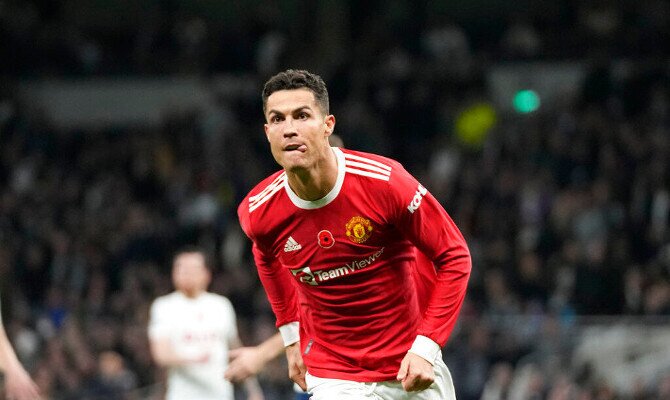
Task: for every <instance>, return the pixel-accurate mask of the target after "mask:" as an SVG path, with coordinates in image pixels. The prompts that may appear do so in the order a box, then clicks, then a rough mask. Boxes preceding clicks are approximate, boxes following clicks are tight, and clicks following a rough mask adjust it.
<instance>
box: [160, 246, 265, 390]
mask: <svg viewBox="0 0 670 400" xmlns="http://www.w3.org/2000/svg"><path fill="white" fill-rule="evenodd" d="M210 280H211V272H210V270H209V267H208V264H207V257H206V255H205V252H204V251H203V250H201V249H199V248H197V247H189V248H185V249H183V250H180V251H178V252H177V253H176V254H175V256H174V258H173V264H172V281H173V284H174V287H175V291H174V292H172V293H170V294H167V295H165V296H161V297H159V298H157V299H156V300H155V301H154V302H153V304H152V306H151V315H150V320H149V329H148V330H149V332H148V333H149V342H150V345H151V354H152V356H153V359H154V361H155V362H156V364H158V365H159V366H162V367H165V368H167V369H168V380H167V394H166V400H184V399H188V400H233V399H234V387H233V385H232V384H231V383H230V382H229V381H227V380H225V379H224V378H223V375H224V371H225V369H226V367H227V364H228V351H229V349H231V348H235V347H239V346H240V345H241V342H240V340H239V337H238V333H237V322H236V316H235V310H234V309H233V306H232V304H231V303H230V301H229V300H228V299H227V298H225V297H223V296H220V295H218V294H214V293H210V292H207V287H208V285H209V283H210ZM244 387H245V389H246V392H247V398H248V399H249V400H263V393H262V391H261V388H260V386H259V385H258V382H257V381H256V379H255V378H250V379H247V380H246V381H245V382H244Z"/></svg>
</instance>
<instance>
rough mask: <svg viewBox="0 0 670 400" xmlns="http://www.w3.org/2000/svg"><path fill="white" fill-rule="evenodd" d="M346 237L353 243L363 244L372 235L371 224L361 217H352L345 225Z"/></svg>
mask: <svg viewBox="0 0 670 400" xmlns="http://www.w3.org/2000/svg"><path fill="white" fill-rule="evenodd" d="M346 228H347V231H346V234H347V237H348V238H349V240H351V241H352V242H354V243H363V242H365V241H366V240H368V238H370V235H371V234H372V223H371V222H370V220H369V219H366V218H363V217H359V216H356V217H353V218H351V219H350V220H349V222H347V225H346Z"/></svg>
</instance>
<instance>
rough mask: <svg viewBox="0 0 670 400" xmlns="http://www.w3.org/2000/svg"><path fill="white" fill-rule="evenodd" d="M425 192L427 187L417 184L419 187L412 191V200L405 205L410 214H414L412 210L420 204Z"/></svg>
mask: <svg viewBox="0 0 670 400" xmlns="http://www.w3.org/2000/svg"><path fill="white" fill-rule="evenodd" d="M426 193H428V189H426V188H425V187H423V186H421V184H419V188H418V189H417V190H416V193H414V197H413V198H412V201H411V202H410V203H409V205H408V206H407V209H408V210H409V212H410V214H414V211H416V210H417V209H418V208H419V206H421V200H423V196H425V195H426Z"/></svg>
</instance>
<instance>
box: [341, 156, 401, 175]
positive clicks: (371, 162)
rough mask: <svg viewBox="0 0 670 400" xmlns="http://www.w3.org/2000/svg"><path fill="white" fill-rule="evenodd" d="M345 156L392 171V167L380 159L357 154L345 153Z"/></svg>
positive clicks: (348, 158)
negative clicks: (376, 159)
mask: <svg viewBox="0 0 670 400" xmlns="http://www.w3.org/2000/svg"><path fill="white" fill-rule="evenodd" d="M344 158H345V159H347V160H356V161H361V162H364V163H366V164H372V165H376V166H377V167H379V168H383V169H385V170H387V171H391V167H390V166H388V165H386V164H383V163H380V162H379V161H375V160H371V159H369V158H365V157H361V156H357V155H355V154H348V153H344Z"/></svg>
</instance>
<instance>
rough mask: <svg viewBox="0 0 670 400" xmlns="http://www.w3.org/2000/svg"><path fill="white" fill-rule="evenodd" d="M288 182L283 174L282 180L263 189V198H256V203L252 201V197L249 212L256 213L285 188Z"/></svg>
mask: <svg viewBox="0 0 670 400" xmlns="http://www.w3.org/2000/svg"><path fill="white" fill-rule="evenodd" d="M285 181H286V174H282V179H281V180H275V182H273V183H272V184H271V185H269V186H268V187H266V188H265V189H263V192H265V193H264V194H263V196H262V197H257V196H254V197H255V200H254V201H251V197H250V198H249V200H250V201H249V212H252V211H254V210H255V209H257V208H258V207H260V206H261V205H262V204H263V203H265V202H266V201H268V200H270V198H272V196H274V194H275V193H277V192H278V191H280V190H282V189H283V188H284V182H285Z"/></svg>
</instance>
